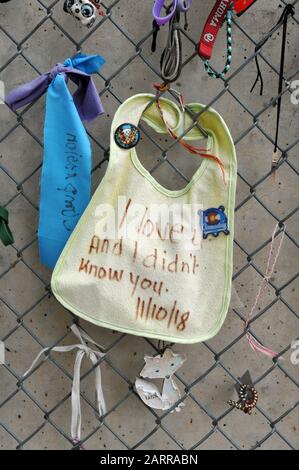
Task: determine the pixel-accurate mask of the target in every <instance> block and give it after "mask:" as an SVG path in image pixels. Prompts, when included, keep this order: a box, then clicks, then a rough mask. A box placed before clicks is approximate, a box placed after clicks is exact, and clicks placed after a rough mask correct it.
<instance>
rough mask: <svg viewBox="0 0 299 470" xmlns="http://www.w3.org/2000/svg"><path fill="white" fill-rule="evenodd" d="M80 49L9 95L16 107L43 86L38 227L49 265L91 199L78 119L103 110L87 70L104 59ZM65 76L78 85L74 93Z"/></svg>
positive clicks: (44, 260) (93, 69) (9, 102)
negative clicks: (42, 142) (43, 121)
mask: <svg viewBox="0 0 299 470" xmlns="http://www.w3.org/2000/svg"><path fill="white" fill-rule="evenodd" d="M104 62H105V61H104V59H103V58H102V57H100V56H92V55H83V54H79V55H77V56H76V57H74V58H72V59H66V61H65V62H64V63H63V64H57V65H56V66H55V67H54V68H53V69H52V70H50V72H47V73H44V74H42V75H41V76H40V77H38V78H36V79H35V80H33V81H31V82H30V83H27V84H25V85H21V86H20V87H18V88H16V89H15V90H13V91H12V92H11V93H10V94H9V95H8V96H7V97H6V100H5V101H6V103H7V105H8V106H9V107H10V108H11V109H13V110H16V109H18V108H20V107H22V106H24V105H25V104H28V103H31V102H32V101H34V100H36V99H37V98H39V97H40V96H41V95H42V94H44V93H45V92H46V91H47V98H46V114H45V123H44V159H43V166H42V174H41V183H40V184H41V188H40V214H39V226H38V240H39V252H40V258H41V262H42V263H43V264H45V265H46V266H48V267H50V268H53V267H54V266H55V263H56V261H57V259H58V257H59V255H60V253H61V251H62V250H63V247H64V245H65V244H66V242H67V240H68V238H69V236H70V234H71V233H72V231H73V229H74V228H75V226H76V224H77V222H78V220H79V218H80V216H81V215H82V213H83V212H84V210H85V208H86V206H87V204H88V202H89V199H90V186H91V146H90V142H89V139H88V136H87V133H86V130H85V128H84V126H83V123H82V120H86V121H91V120H93V119H95V118H96V117H97V116H99V115H100V114H102V113H103V112H104V110H103V106H102V103H101V100H100V98H99V95H98V92H97V90H96V87H95V84H94V82H93V80H92V78H91V76H90V74H92V73H95V72H97V71H98V70H99V69H100V67H101V66H102V65H103V63H104ZM68 78H69V79H70V80H72V81H73V82H74V83H75V84H76V85H77V90H76V91H75V93H74V95H73V96H72V95H71V93H70V91H69V89H68V87H67V80H68Z"/></svg>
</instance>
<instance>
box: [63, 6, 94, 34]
mask: <svg viewBox="0 0 299 470" xmlns="http://www.w3.org/2000/svg"><path fill="white" fill-rule="evenodd" d="M100 4H101V0H84V1H83V0H65V2H64V6H63V9H64V11H65V12H66V13H69V14H70V15H72V16H74V17H75V18H76V19H77V20H78V21H81V23H82V24H83V26H87V27H88V28H91V26H92V25H93V24H94V22H95V20H96V12H98V13H99V14H100V15H102V13H101V11H100Z"/></svg>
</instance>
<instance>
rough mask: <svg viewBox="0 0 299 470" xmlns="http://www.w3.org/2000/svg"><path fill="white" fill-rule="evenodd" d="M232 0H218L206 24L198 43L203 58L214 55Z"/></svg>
mask: <svg viewBox="0 0 299 470" xmlns="http://www.w3.org/2000/svg"><path fill="white" fill-rule="evenodd" d="M232 3H233V2H232V0H217V1H216V3H215V5H214V7H213V9H212V11H211V13H210V15H209V17H208V20H207V22H206V24H205V26H204V29H203V32H202V34H201V38H200V41H199V44H198V54H199V55H200V57H202V58H203V59H210V58H211V57H212V53H213V48H214V46H215V42H216V39H217V35H218V33H219V30H220V28H221V26H222V25H223V23H224V21H225V19H226V14H227V12H228V10H229V9H230V6H231V4H232Z"/></svg>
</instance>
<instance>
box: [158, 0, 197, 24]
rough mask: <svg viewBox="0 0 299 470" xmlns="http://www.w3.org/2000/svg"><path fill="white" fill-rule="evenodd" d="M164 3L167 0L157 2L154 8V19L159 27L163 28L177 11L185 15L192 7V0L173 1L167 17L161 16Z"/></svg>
mask: <svg viewBox="0 0 299 470" xmlns="http://www.w3.org/2000/svg"><path fill="white" fill-rule="evenodd" d="M164 3H165V0H156V1H155V4H154V7H153V17H154V19H155V21H156V23H157V25H158V26H163V25H164V24H166V23H168V22H169V21H170V20H171V18H172V17H173V15H174V14H175V12H176V10H179V11H181V12H184V13H185V12H187V11H188V10H189V8H190V6H191V3H192V0H173V1H172V6H171V10H170V13H168V15H165V16H160V14H161V10H162V8H163V6H164Z"/></svg>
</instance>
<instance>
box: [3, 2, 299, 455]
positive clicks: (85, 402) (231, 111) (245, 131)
mask: <svg viewBox="0 0 299 470" xmlns="http://www.w3.org/2000/svg"><path fill="white" fill-rule="evenodd" d="M62 3H63V2H62V1H59V0H55V1H51V0H35V1H31V2H22V5H20V2H18V1H17V0H16V1H14V0H12V1H11V2H9V3H8V4H3V5H1V22H0V40H1V43H2V45H1V52H0V78H1V80H2V81H3V82H4V84H5V85H6V88H7V91H8V90H9V91H10V90H11V89H12V88H13V87H14V86H16V85H17V84H21V83H24V82H26V81H28V80H29V79H31V78H33V77H35V76H36V75H37V74H40V73H43V72H44V71H46V70H49V69H50V68H51V67H52V66H53V65H55V63H56V62H59V61H60V62H61V61H62V60H63V59H64V58H66V57H68V56H72V55H73V54H74V53H75V52H76V50H77V51H81V50H83V51H84V52H86V53H100V54H102V55H103V56H105V58H106V65H105V67H104V68H103V69H102V70H101V72H100V73H99V74H98V75H97V77H96V78H95V81H96V85H97V87H98V89H99V90H100V95H101V97H102V100H103V104H104V106H105V111H106V114H105V116H103V117H102V118H100V119H98V120H96V122H95V123H93V124H92V125H89V127H88V133H89V137H90V140H91V142H92V146H93V155H94V157H93V158H94V168H93V188H94V189H95V187H96V186H97V185H98V183H99V181H100V180H101V177H102V176H103V174H104V172H105V167H106V163H107V160H108V158H109V126H110V124H111V119H112V117H113V114H114V112H115V110H116V108H117V106H118V105H119V104H120V103H121V102H123V101H124V99H125V98H127V97H128V96H130V95H132V94H134V93H136V92H146V91H151V89H153V88H151V87H152V84H153V83H154V82H157V81H158V82H159V81H161V79H160V77H159V74H160V72H159V57H160V52H161V50H162V48H163V41H164V40H165V34H166V31H165V30H166V27H165V28H164V31H161V32H160V36H159V38H158V50H157V52H156V53H155V54H152V53H151V50H150V44H151V39H152V34H153V29H152V19H151V8H152V4H153V2H152V1H150V0H144V1H140V0H139V1H135V0H129V1H125V0H115V1H112V2H110V1H105V2H104V3H103V7H104V10H105V13H106V16H104V17H103V18H101V19H99V21H98V22H97V23H95V25H94V26H93V28H92V29H91V30H87V29H84V28H83V27H81V26H79V25H78V23H77V22H76V21H75V20H74V19H73V18H71V17H70V16H68V15H66V14H65V13H64V12H63V10H62ZM213 3H214V2H213V1H206V2H204V1H202V0H197V1H195V0H194V1H193V6H192V12H191V15H190V18H189V28H188V30H187V31H185V30H184V29H183V28H181V34H182V41H183V48H184V49H183V50H184V58H183V69H182V74H181V77H180V78H179V79H178V80H177V82H176V83H175V84H174V85H173V86H174V88H177V89H179V90H180V91H181V92H182V93H183V94H184V95H185V97H186V99H187V100H188V99H189V98H192V101H193V102H195V101H196V102H204V103H205V104H206V105H207V106H213V107H215V108H216V109H217V110H218V111H220V112H221V113H222V115H223V116H224V118H225V120H226V121H227V122H228V125H229V127H230V129H231V131H232V133H233V137H234V140H235V145H236V150H237V155H238V163H239V172H238V190H237V206H236V233H235V254H234V276H233V296H232V297H233V298H232V305H231V309H230V312H229V315H228V317H227V320H226V322H225V325H224V327H223V328H222V330H221V332H220V333H219V334H218V335H217V336H216V337H215V338H213V339H212V340H210V341H208V342H206V343H202V344H198V345H194V346H188V347H187V346H177V347H176V349H177V350H178V351H184V352H185V353H186V355H187V361H186V364H185V365H184V367H183V368H182V369H181V371H180V372H179V373H178V374H177V379H178V382H179V386H180V388H181V389H182V390H183V394H182V401H183V402H184V404H185V407H184V408H183V410H182V411H181V413H180V414H179V415H178V414H176V413H170V411H171V410H168V411H166V412H161V413H160V412H157V411H155V410H152V409H149V408H147V407H146V406H145V405H144V404H143V403H142V402H141V400H140V399H139V397H138V396H137V394H136V392H135V390H134V386H133V385H134V379H135V377H136V376H137V375H138V373H139V371H140V370H141V368H142V365H143V355H144V354H145V353H147V354H149V353H155V352H157V351H159V349H158V344H157V343H156V342H155V341H151V340H148V339H145V338H144V339H142V338H135V337H129V336H128V335H124V334H120V333H116V332H111V331H108V330H103V329H101V328H96V327H92V326H91V325H89V324H87V323H85V322H84V321H81V320H80V325H81V326H82V327H83V329H85V330H86V331H87V332H88V333H89V334H90V335H92V336H93V337H94V339H95V340H97V341H98V342H100V343H101V344H103V345H104V350H105V353H106V355H105V357H104V358H102V359H101V360H100V361H99V362H100V363H101V367H102V372H103V384H104V392H105V393H106V397H107V405H108V410H107V413H106V414H105V416H103V417H101V418H100V419H98V417H97V414H96V408H95V405H94V399H93V398H94V397H93V390H94V387H93V384H92V381H93V371H94V367H89V366H88V365H86V368H85V370H84V371H83V373H82V378H81V401H82V413H83V414H82V416H83V428H82V443H83V444H84V446H85V447H86V448H87V449H88V448H95V449H105V448H106V449H196V450H201V449H246V448H252V449H256V448H262V449H267V448H272V449H274V448H276V449H296V448H298V443H299V438H298V414H299V407H298V403H299V402H298V367H299V366H298V365H295V364H294V362H296V361H293V363H292V361H291V353H292V344H293V346H294V344H296V343H292V342H294V341H295V340H296V338H297V339H298V314H297V313H296V311H295V308H296V301H298V297H297V295H298V294H297V292H298V290H297V291H296V283H297V282H298V272H297V268H298V242H297V241H296V235H297V234H298V232H297V233H296V231H297V228H298V207H297V206H296V201H297V185H298V180H297V175H298V162H296V156H297V152H298V148H299V145H298V143H299V139H298V131H297V130H298V124H297V121H298V119H297V120H296V117H295V113H296V109H298V105H297V106H296V105H295V104H294V103H293V104H292V101H291V93H292V82H293V81H294V80H296V78H297V79H299V67H298V57H297V51H298V37H299V35H298V31H299V29H298V16H297V9H296V6H297V4H298V0H296V1H294V2H293V5H294V6H295V16H294V17H289V24H288V46H287V57H286V65H285V73H284V86H283V91H282V93H281V97H282V118H281V128H280V138H279V143H278V147H279V152H280V153H281V155H282V158H281V160H280V162H279V165H278V169H277V172H276V180H275V181H273V178H272V176H271V171H270V170H271V155H272V152H273V145H274V134H275V132H274V124H275V120H276V106H275V104H276V102H277V99H278V96H277V83H278V76H279V63H280V49H281V47H280V44H281V42H280V38H281V28H278V29H277V32H276V33H275V34H274V35H273V37H272V38H271V39H270V40H269V41H268V43H267V44H266V45H265V46H264V47H263V48H262V49H261V50H260V51H259V52H258V55H259V60H260V66H261V68H262V70H263V74H264V78H265V91H264V96H263V97H260V96H259V93H258V91H255V92H253V93H252V94H250V93H249V90H250V84H251V83H252V82H253V81H254V78H255V73H256V71H255V64H254V59H255V52H254V49H255V45H256V44H257V43H258V41H259V40H260V39H261V37H263V35H264V34H265V33H267V31H268V30H269V29H270V28H271V27H272V26H273V25H274V24H275V23H276V21H277V19H278V17H279V15H280V13H281V12H282V8H283V7H284V6H285V4H286V2H278V1H276V0H273V1H271V2H268V1H267V2H266V1H265V0H260V1H258V2H257V3H256V4H255V6H254V7H252V9H250V10H249V11H248V12H247V13H246V14H245V15H243V16H242V17H241V18H239V19H238V18H234V21H233V33H234V49H233V50H234V57H233V67H232V69H231V72H230V73H229V74H228V75H227V78H226V79H225V80H213V79H212V78H208V77H207V76H206V75H205V73H204V68H203V64H202V61H201V59H200V58H199V57H198V55H197V54H196V52H195V45H196V43H197V41H198V38H199V34H200V31H201V29H202V26H203V23H204V21H205V19H206V17H207V14H208V12H209V10H210V8H211V6H212V5H213ZM162 29H163V28H162ZM159 48H160V51H159ZM224 52H225V51H224V50H223V48H222V44H221V41H219V44H218V48H217V53H216V55H215V60H216V64H217V61H219V64H220V63H221V61H222V62H223V56H222V54H223V53H224ZM64 54H66V55H65V57H64ZM168 93H170V94H172V98H173V99H177V96H176V95H175V94H173V93H172V92H171V91H170V92H168ZM0 112H1V134H0V142H1V152H0V158H1V160H0V164H1V165H0V168H1V204H2V205H4V206H5V207H7V208H8V209H9V212H10V217H11V228H12V229H13V232H14V235H15V243H14V245H13V246H12V247H10V248H6V249H4V248H1V252H0V256H1V257H0V266H1V274H0V279H1V281H0V282H1V310H0V319H1V323H0V325H1V327H0V339H1V340H2V341H3V342H4V343H5V346H6V363H5V364H4V365H2V366H1V368H0V378H1V379H0V380H1V383H0V446H1V448H5V449H8V448H18V449H28V448H33V449H38V448H53V449H67V448H77V447H78V446H79V444H78V445H74V443H73V442H72V439H71V437H70V431H69V426H70V388H71V380H72V367H73V359H74V357H73V356H72V355H71V354H69V355H64V356H62V355H60V354H57V353H50V354H49V356H48V360H47V361H44V362H41V363H40V364H39V365H38V366H37V367H35V368H34V369H33V371H32V372H31V373H30V374H29V375H28V376H26V378H25V379H23V377H22V376H23V374H24V371H25V370H26V369H27V368H28V367H29V365H30V364H31V362H32V360H33V358H34V357H35V355H36V354H37V352H38V351H39V350H40V349H41V348H44V347H47V346H51V347H54V346H56V345H58V344H59V345H60V344H73V343H74V338H73V335H72V333H71V332H70V330H69V327H70V325H71V324H72V323H73V322H74V321H78V320H77V319H76V318H75V317H73V316H72V315H71V314H70V312H67V311H66V310H65V309H63V308H62V307H61V306H60V305H59V304H58V303H57V302H56V300H55V299H54V298H53V296H52V295H51V292H50V288H49V280H50V272H49V271H48V270H47V269H45V268H44V267H43V266H42V265H41V264H40V263H39V260H38V253H37V237H36V228H37V213H38V197H39V196H38V181H39V176H40V167H41V160H42V147H43V142H42V124H43V116H44V98H41V99H39V100H38V101H37V102H35V103H33V104H31V105H29V106H26V107H25V108H24V109H23V110H22V111H21V112H18V113H12V112H11V111H10V110H9V109H8V108H7V106H6V105H1V106H0ZM2 118H3V119H2ZM296 127H297V128H296ZM143 131H144V132H143V141H144V143H145V147H144V148H147V149H151V151H150V152H149V151H148V152H147V155H146V156H145V157H144V160H143V162H144V165H145V166H147V168H148V169H149V170H150V171H151V173H152V174H153V175H154V176H155V178H157V179H159V181H161V182H162V183H163V182H164V184H165V185H166V186H168V187H169V186H173V187H177V186H179V185H184V184H186V181H188V180H189V179H190V176H191V175H192V172H194V167H193V166H192V165H194V162H195V160H192V163H190V159H189V163H188V165H187V160H188V159H187V157H186V155H185V154H184V155H183V154H181V153H179V152H178V147H179V146H178V145H177V142H174V141H171V140H169V139H164V138H163V139H160V140H159V139H157V137H156V136H153V135H152V134H151V133H150V132H149V130H148V129H146V128H143ZM189 173H190V175H189ZM276 223H279V227H280V228H279V231H278V233H277V236H279V233H280V232H281V231H282V230H283V228H284V227H286V238H285V242H284V245H283V250H282V254H281V257H280V259H279V262H278V266H277V270H276V271H275V274H274V276H273V278H271V279H270V281H269V289H268V291H267V294H266V297H265V299H264V300H263V303H262V305H261V307H260V309H259V310H258V312H256V314H255V316H254V318H253V319H252V320H251V322H250V324H249V328H248V330H249V331H250V332H251V334H252V335H253V336H254V338H256V339H258V340H259V341H261V342H262V343H263V344H267V345H268V346H271V347H274V349H276V350H278V352H279V359H274V360H273V361H271V360H270V359H268V358H264V357H260V356H257V355H255V354H254V353H253V352H252V351H251V350H250V348H249V347H248V344H247V343H246V338H245V334H246V332H244V322H245V315H246V312H247V310H248V307H250V304H251V303H252V300H253V298H254V296H255V293H256V290H257V287H258V284H259V283H260V281H261V279H262V277H263V275H264V273H265V267H266V257H267V250H268V247H269V243H270V241H271V233H272V230H273V227H274V226H275V224H276ZM247 369H249V370H250V372H251V375H252V377H253V382H254V385H255V387H256V388H257V390H258V391H259V394H260V399H259V403H258V406H257V408H256V410H255V412H254V413H253V415H252V416H250V417H249V416H246V415H244V414H243V413H241V412H240V411H237V410H234V409H232V408H231V407H230V406H229V405H227V401H228V400H229V399H230V398H236V392H235V390H234V386H235V385H236V383H238V381H239V378H240V377H241V376H242V374H243V373H244V372H245V371H246V370H247Z"/></svg>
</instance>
